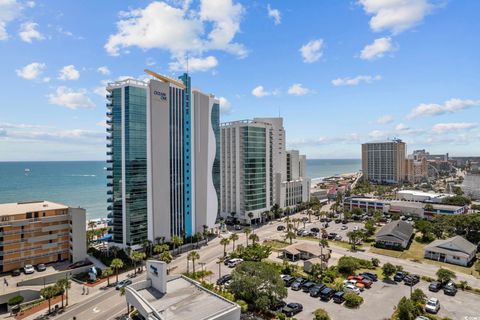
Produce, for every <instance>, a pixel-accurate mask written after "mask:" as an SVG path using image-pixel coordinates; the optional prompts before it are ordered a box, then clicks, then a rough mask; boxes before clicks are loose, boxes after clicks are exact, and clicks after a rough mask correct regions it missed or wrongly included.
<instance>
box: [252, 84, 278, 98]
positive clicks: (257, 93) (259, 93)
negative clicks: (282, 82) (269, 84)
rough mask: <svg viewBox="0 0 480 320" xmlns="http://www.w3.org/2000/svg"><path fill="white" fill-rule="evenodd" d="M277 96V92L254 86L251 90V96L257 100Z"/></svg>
mask: <svg viewBox="0 0 480 320" xmlns="http://www.w3.org/2000/svg"><path fill="white" fill-rule="evenodd" d="M278 94H279V91H278V90H273V91H267V90H265V88H264V87H263V86H256V87H255V88H254V89H253V90H252V95H254V96H255V97H257V98H262V97H266V96H276V95H278Z"/></svg>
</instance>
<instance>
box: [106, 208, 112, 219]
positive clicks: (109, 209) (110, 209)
mask: <svg viewBox="0 0 480 320" xmlns="http://www.w3.org/2000/svg"><path fill="white" fill-rule="evenodd" d="M107 210H108V211H112V210H113V206H108V207H107ZM109 214H110V213H109ZM107 218H108V216H107Z"/></svg>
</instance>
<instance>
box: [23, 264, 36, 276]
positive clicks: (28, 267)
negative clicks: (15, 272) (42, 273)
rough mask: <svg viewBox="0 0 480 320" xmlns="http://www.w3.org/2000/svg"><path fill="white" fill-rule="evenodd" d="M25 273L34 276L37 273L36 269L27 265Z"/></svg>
mask: <svg viewBox="0 0 480 320" xmlns="http://www.w3.org/2000/svg"><path fill="white" fill-rule="evenodd" d="M23 272H25V274H32V273H34V272H35V268H34V267H33V266H32V265H31V264H26V265H25V267H23Z"/></svg>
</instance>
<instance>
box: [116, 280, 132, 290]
mask: <svg viewBox="0 0 480 320" xmlns="http://www.w3.org/2000/svg"><path fill="white" fill-rule="evenodd" d="M131 284H132V280H130V279H125V280H122V281H120V282H119V283H117V285H116V286H115V289H116V290H120V289H122V288H125V287H126V286H129V285H131Z"/></svg>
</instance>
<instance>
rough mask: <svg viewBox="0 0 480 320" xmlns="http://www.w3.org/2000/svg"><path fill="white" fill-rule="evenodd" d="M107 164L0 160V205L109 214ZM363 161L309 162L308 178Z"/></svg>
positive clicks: (90, 215)
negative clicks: (44, 204) (44, 203)
mask: <svg viewBox="0 0 480 320" xmlns="http://www.w3.org/2000/svg"><path fill="white" fill-rule="evenodd" d="M106 166H107V163H106V162H105V161H0V203H13V202H22V201H36V200H49V201H54V202H60V203H64V204H66V205H69V206H71V207H82V208H85V209H86V210H87V219H98V218H104V217H106V215H107V210H106V209H107V174H106V170H105V167H106ZM360 168H361V160H360V159H307V175H308V176H309V177H310V178H312V179H321V178H325V177H329V176H334V175H338V174H342V173H351V172H356V171H359V170H360Z"/></svg>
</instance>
